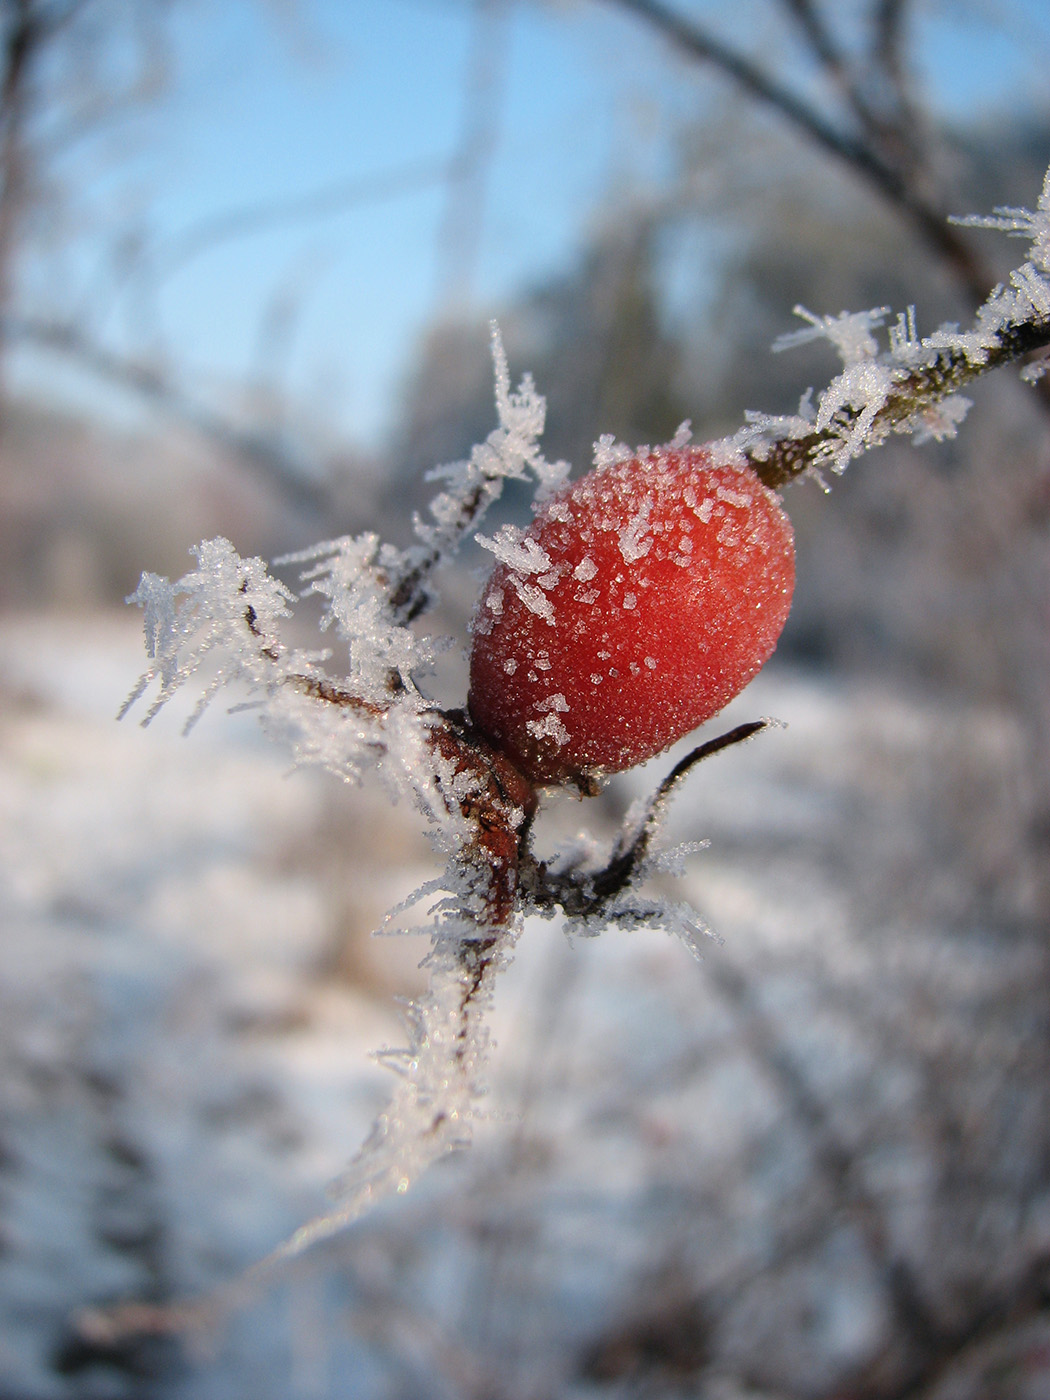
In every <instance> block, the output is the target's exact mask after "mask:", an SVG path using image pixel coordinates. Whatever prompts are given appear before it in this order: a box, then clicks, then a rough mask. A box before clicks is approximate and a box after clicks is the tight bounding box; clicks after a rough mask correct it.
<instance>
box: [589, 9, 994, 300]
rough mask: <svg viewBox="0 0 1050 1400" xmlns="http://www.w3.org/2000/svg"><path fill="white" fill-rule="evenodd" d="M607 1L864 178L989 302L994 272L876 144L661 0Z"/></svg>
mask: <svg viewBox="0 0 1050 1400" xmlns="http://www.w3.org/2000/svg"><path fill="white" fill-rule="evenodd" d="M606 3H608V4H612V5H617V6H619V8H620V9H623V10H628V11H630V12H631V13H632V14H635V15H636V16H637V17H638V18H639V19H641V20H643V21H644V22H645V23H646V24H648V25H649V26H650V27H651V28H652V29H653V30H655V31H656V32H657V33H659V34H661V35H662V36H663V37H664V38H665V39H667V40H669V41H670V43H672V44H673V45H674V47H675V48H676V49H678V50H679V52H681V53H683V54H685V55H686V56H687V57H689V58H691V59H693V60H695V61H697V62H700V63H709V64H711V65H712V67H714V68H716V69H717V70H718V71H719V72H721V73H723V74H724V75H725V76H726V77H728V78H730V79H732V81H733V82H735V83H736V84H737V85H738V86H739V87H741V88H742V89H743V90H744V91H745V92H746V93H748V94H749V95H750V96H751V97H753V98H754V99H755V100H756V101H758V102H761V103H762V104H764V105H765V106H767V107H770V108H772V109H773V110H774V111H776V112H778V113H779V114H780V116H781V117H783V118H784V120H785V121H786V122H787V123H788V125H789V126H792V127H794V128H795V129H796V130H797V131H799V132H800V133H801V134H802V135H804V136H805V137H806V138H807V139H808V140H809V141H811V142H812V143H813V144H814V145H816V146H817V147H819V148H820V149H821V150H823V151H826V152H827V153H828V154H829V155H831V156H833V157H834V158H835V160H836V161H838V162H839V164H841V165H844V166H846V168H847V169H849V170H852V171H853V172H854V174H856V175H859V176H860V177H861V178H862V179H863V180H864V181H865V182H866V183H867V184H868V185H869V186H870V187H872V188H873V189H874V190H875V191H876V193H877V194H878V195H879V197H880V198H881V199H882V200H883V201H884V202H885V203H887V204H888V205H889V206H890V207H891V208H893V209H894V210H896V211H897V213H898V214H899V215H900V216H901V217H902V218H904V219H906V220H907V222H908V223H909V224H910V225H911V227H912V228H913V229H914V230H915V231H916V233H917V234H918V235H919V237H920V239H921V240H922V242H923V243H924V244H925V245H926V246H927V247H928V248H930V249H931V250H932V251H933V252H934V253H936V254H937V256H938V257H939V258H941V259H942V260H943V261H944V262H945V263H946V264H947V265H948V266H949V267H950V268H951V270H952V271H953V273H954V274H955V276H956V278H957V279H958V281H959V282H960V283H961V285H962V286H964V287H965V288H966V290H967V292H968V294H969V296H970V297H971V299H972V300H973V302H974V303H975V304H979V303H980V302H981V301H983V299H984V297H985V295H986V294H987V292H988V288H989V287H990V286H991V284H992V282H993V281H994V277H993V276H992V274H991V272H990V270H989V269H988V268H987V267H985V265H984V263H983V261H982V260H981V259H980V258H979V257H978V256H977V255H976V253H974V251H973V250H972V249H971V247H970V246H969V244H968V243H967V242H966V241H965V240H964V239H963V238H961V237H960V236H959V235H958V233H956V231H955V229H954V228H952V227H951V225H949V224H948V223H947V222H946V220H947V214H948V211H946V210H944V209H941V208H938V207H937V206H935V205H933V204H931V203H930V202H929V201H928V200H926V199H925V198H924V197H923V196H922V195H921V194H920V193H919V192H918V191H917V190H916V189H915V188H914V187H913V185H912V184H911V182H910V181H909V180H908V178H907V176H906V174H905V173H904V172H903V171H902V170H901V169H900V168H898V167H897V166H896V165H894V164H891V163H890V162H889V161H887V160H886V159H885V157H884V156H883V155H882V154H881V153H880V152H879V151H877V150H876V149H875V148H874V147H873V146H872V145H871V143H870V141H867V140H864V139H858V138H855V137H852V136H849V135H847V134H846V133H844V132H843V131H841V130H839V129H838V128H837V127H836V126H835V125H833V124H832V123H831V122H830V121H828V120H827V119H826V118H825V117H824V116H823V115H822V114H821V113H820V112H819V111H817V109H816V108H815V107H813V106H812V105H811V104H810V103H808V102H806V101H805V100H804V99H802V98H801V97H799V96H798V95H797V93H794V92H792V91H791V89H790V88H788V87H785V86H784V84H783V83H781V82H780V81H779V80H778V79H777V78H776V77H774V76H773V75H772V74H771V73H769V72H767V71H766V70H765V69H763V68H761V67H759V66H758V64H756V63H753V62H752V61H751V59H750V58H748V57H747V56H746V55H744V54H742V53H739V52H737V50H735V49H733V48H732V47H730V46H729V45H728V44H726V43H725V42H724V41H722V40H721V39H719V38H717V37H716V36H715V35H713V34H711V33H710V32H709V31H708V30H707V29H705V28H703V27H702V26H701V25H700V24H698V23H697V22H696V21H695V20H693V19H691V18H687V17H686V16H685V15H682V14H679V13H678V12H677V11H676V10H674V9H672V8H671V7H670V6H668V5H666V4H664V3H663V0H606Z"/></svg>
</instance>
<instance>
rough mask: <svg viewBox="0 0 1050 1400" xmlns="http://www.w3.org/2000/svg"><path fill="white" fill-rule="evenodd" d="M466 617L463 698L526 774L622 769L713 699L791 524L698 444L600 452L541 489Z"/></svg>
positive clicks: (702, 712) (780, 595)
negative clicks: (576, 472) (538, 501)
mask: <svg viewBox="0 0 1050 1400" xmlns="http://www.w3.org/2000/svg"><path fill="white" fill-rule="evenodd" d="M495 547H496V550H497V554H498V556H499V558H500V562H499V563H498V564H497V566H496V568H495V569H494V571H493V573H492V574H491V576H490V578H489V580H488V582H487V584H486V585H485V588H484V590H483V592H482V595H481V599H480V601H479V603H478V607H477V610H476V612H475V615H474V620H473V624H472V630H473V648H472V651H471V658H470V695H469V700H468V703H469V707H470V713H471V716H472V718H473V720H474V723H475V724H476V725H477V727H478V729H479V730H480V731H481V733H482V734H483V735H485V737H486V738H487V739H488V740H489V741H490V742H491V743H492V744H493V745H494V746H495V747H496V748H497V749H499V750H500V751H501V752H503V753H504V754H506V755H507V756H508V757H509V758H510V759H511V760H512V761H513V762H514V763H515V764H516V765H517V767H518V768H520V770H521V771H522V772H523V773H524V774H525V775H526V776H527V777H528V778H530V779H532V781H533V782H537V783H558V782H564V781H567V780H572V779H582V778H586V777H589V776H593V775H597V774H601V773H615V772H620V771H621V770H623V769H625V768H631V767H633V766H634V765H635V764H636V763H642V762H644V760H645V759H647V758H651V757H652V756H653V755H654V754H657V753H660V752H661V751H662V750H663V749H665V748H667V747H668V745H670V744H673V743H674V742H675V741H676V740H678V739H680V738H681V737H682V736H683V735H685V734H688V733H689V731H690V730H692V729H695V728H696V727H697V725H699V724H702V723H703V722H704V721H705V720H707V719H710V717H711V716H712V715H714V714H716V713H717V712H718V711H719V710H720V709H722V707H723V706H724V705H726V704H727V703H728V702H729V701H730V700H731V699H732V698H733V697H734V696H735V695H737V694H738V693H739V692H740V691H741V690H742V689H743V688H744V686H745V685H746V684H747V683H748V681H749V680H751V678H752V677H753V676H754V675H755V673H756V672H757V671H758V670H759V668H760V667H761V666H762V665H763V663H764V662H765V661H766V660H768V658H769V656H770V654H771V652H772V651H773V649H774V647H775V646H776V644H777V639H778V637H779V636H780V633H781V630H782V629H783V626H784V623H785V622H786V620H787V615H788V610H789V608H790V606H791V594H792V590H793V587H794V581H795V555H794V539H793V535H792V531H791V524H790V521H789V520H788V518H787V516H786V515H785V514H784V512H783V510H782V509H781V507H780V503H779V501H778V500H777V498H776V496H775V495H774V494H773V493H772V492H771V491H769V490H768V489H767V488H766V487H765V486H763V485H762V483H761V482H760V481H759V479H758V477H757V476H756V475H755V474H754V472H753V471H752V470H751V469H750V468H749V467H742V466H735V465H732V464H725V463H723V464H720V465H715V464H714V463H713V462H712V460H711V457H710V454H709V453H708V452H707V451H706V450H705V449H704V448H686V449H681V450H678V449H670V448H668V449H664V450H659V451H655V452H652V453H650V454H649V455H648V456H645V457H631V458H627V459H625V460H620V461H615V462H612V463H610V464H608V465H604V466H601V467H598V468H597V469H595V470H594V471H592V472H591V473H590V474H589V475H588V476H585V477H583V478H582V479H581V480H580V481H578V482H576V483H575V484H573V485H572V486H570V487H568V488H566V489H565V490H564V491H562V492H561V493H560V494H559V495H557V496H555V497H553V498H552V499H551V500H550V501H548V502H547V503H546V504H545V505H544V506H543V507H542V509H541V510H540V512H539V513H538V514H537V516H536V519H535V520H534V521H533V523H532V525H531V526H530V528H529V529H528V530H527V531H526V532H525V534H524V535H521V536H515V535H514V534H513V533H508V532H503V533H502V534H501V536H500V538H499V539H498V540H497V542H496V546H495Z"/></svg>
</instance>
